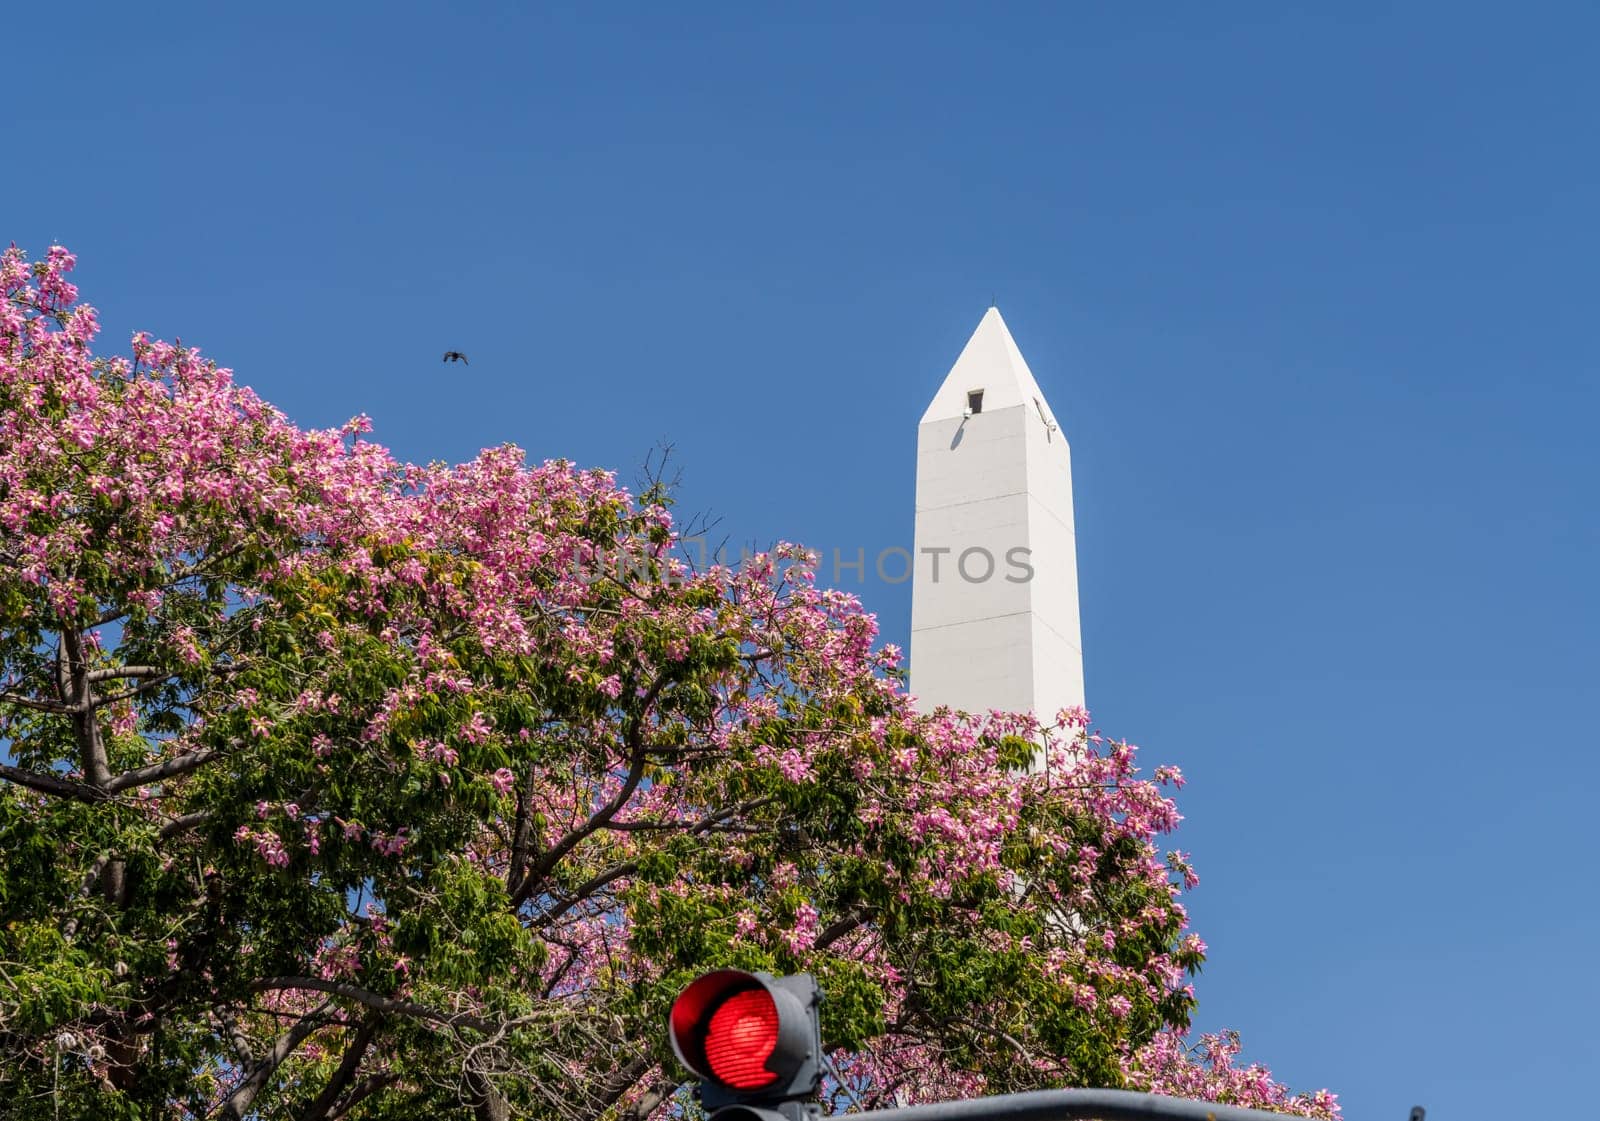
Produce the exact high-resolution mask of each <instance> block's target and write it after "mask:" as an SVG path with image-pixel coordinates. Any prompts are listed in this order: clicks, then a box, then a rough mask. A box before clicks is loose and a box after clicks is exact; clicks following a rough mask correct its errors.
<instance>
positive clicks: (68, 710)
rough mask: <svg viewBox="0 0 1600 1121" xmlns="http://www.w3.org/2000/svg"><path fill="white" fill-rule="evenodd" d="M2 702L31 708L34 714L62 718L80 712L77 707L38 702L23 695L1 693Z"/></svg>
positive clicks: (58, 703) (57, 702)
mask: <svg viewBox="0 0 1600 1121" xmlns="http://www.w3.org/2000/svg"><path fill="white" fill-rule="evenodd" d="M0 702H4V703H5V704H8V705H16V706H17V707H18V708H30V709H32V710H33V711H34V712H51V713H55V714H57V715H61V716H70V715H71V714H72V713H75V712H77V711H78V709H77V707H76V706H75V705H64V704H62V703H60V702H59V701H37V700H34V699H33V698H32V697H25V696H23V695H22V694H21V693H0Z"/></svg>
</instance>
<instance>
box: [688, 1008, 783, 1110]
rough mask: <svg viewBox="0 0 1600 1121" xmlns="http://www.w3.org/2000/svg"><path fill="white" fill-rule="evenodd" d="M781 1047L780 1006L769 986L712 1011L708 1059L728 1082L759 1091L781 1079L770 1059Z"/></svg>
mask: <svg viewBox="0 0 1600 1121" xmlns="http://www.w3.org/2000/svg"><path fill="white" fill-rule="evenodd" d="M777 1046H778V1006H777V1005H776V1004H774V1003H773V1000H772V994H770V993H768V992H767V991H766V990H765V989H746V990H745V991H744V992H741V993H735V994H734V995H733V996H731V997H729V998H728V999H727V1000H725V1001H723V1002H722V1004H721V1005H720V1006H719V1007H718V1008H717V1010H716V1011H715V1012H713V1013H712V1014H711V1022H710V1023H709V1024H708V1025H707V1026H706V1044H705V1047H706V1062H707V1064H708V1065H710V1067H711V1073H712V1074H713V1075H715V1076H716V1078H717V1079H718V1080H719V1081H721V1082H722V1083H723V1084H724V1085H727V1086H732V1087H733V1088H734V1089H737V1090H759V1089H760V1088H761V1087H763V1086H766V1085H769V1084H771V1083H772V1082H774V1081H776V1080H777V1077H778V1076H777V1074H776V1073H775V1072H773V1071H770V1070H768V1069H767V1059H769V1058H770V1057H771V1056H772V1052H773V1051H774V1050H775V1049H776V1048H777Z"/></svg>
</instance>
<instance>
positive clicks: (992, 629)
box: [910, 308, 1084, 724]
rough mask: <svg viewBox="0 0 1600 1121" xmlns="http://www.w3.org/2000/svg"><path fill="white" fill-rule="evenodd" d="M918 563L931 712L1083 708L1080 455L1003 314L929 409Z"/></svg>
mask: <svg viewBox="0 0 1600 1121" xmlns="http://www.w3.org/2000/svg"><path fill="white" fill-rule="evenodd" d="M914 561H915V564H914V568H913V573H914V574H913V577H912V590H911V652H910V674H911V680H910V691H911V693H912V694H913V695H914V696H915V697H916V700H917V707H918V708H919V709H920V710H921V711H924V712H931V711H932V710H933V709H935V708H937V707H938V706H940V705H949V706H950V707H952V708H958V709H964V710H966V711H969V712H979V713H981V712H986V711H988V710H990V709H1000V710H1002V711H1006V712H1023V711H1030V712H1033V713H1035V714H1036V715H1037V716H1038V717H1039V719H1040V721H1041V722H1043V723H1045V724H1050V723H1053V722H1054V721H1055V718H1056V713H1057V712H1059V711H1060V710H1061V709H1063V708H1067V707H1071V706H1077V705H1082V704H1083V703H1084V692H1083V642H1082V638H1081V637H1080V626H1079V618H1078V557H1077V536H1076V533H1075V531H1074V527H1073V516H1072V454H1071V451H1070V450H1069V449H1068V447H1067V439H1066V436H1065V434H1064V433H1063V432H1062V430H1061V427H1060V425H1059V424H1058V423H1057V422H1056V417H1055V414H1054V413H1053V412H1052V411H1051V409H1050V403H1049V402H1048V401H1047V400H1045V396H1044V393H1043V391H1042V390H1041V389H1040V388H1039V385H1038V383H1037V382H1036V381H1034V377H1033V372H1032V371H1031V370H1029V369H1028V363H1027V362H1026V361H1024V360H1023V357H1022V353H1021V351H1019V350H1018V349H1017V344H1016V342H1015V341H1014V340H1013V339H1012V337H1011V332H1010V331H1009V330H1007V329H1006V324H1005V320H1003V319H1001V318H1000V312H999V310H998V309H997V308H990V309H989V311H988V313H987V314H985V315H984V317H983V320H982V321H981V322H980V323H979V324H978V329H977V330H976V331H974V332H973V334H972V338H971V339H969V340H968V342H967V345H966V349H964V350H963V351H962V352H961V357H960V358H958V359H956V364H955V366H954V367H952V368H951V370H950V373H949V374H948V375H947V376H946V377H945V379H944V384H943V385H941V386H940V387H939V391H938V392H937V393H935V394H934V396H933V400H932V401H931V402H929V404H928V408H927V411H926V412H924V413H923V414H922V423H921V426H920V427H919V428H918V430H917V511H916V529H915V549H914Z"/></svg>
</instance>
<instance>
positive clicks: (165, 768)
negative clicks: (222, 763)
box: [105, 747, 218, 794]
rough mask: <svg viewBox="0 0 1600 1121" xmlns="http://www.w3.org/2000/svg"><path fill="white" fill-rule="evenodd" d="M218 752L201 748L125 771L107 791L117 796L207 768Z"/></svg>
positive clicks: (113, 780) (108, 783)
mask: <svg viewBox="0 0 1600 1121" xmlns="http://www.w3.org/2000/svg"><path fill="white" fill-rule="evenodd" d="M217 754H218V753H217V752H216V751H215V750H213V749H212V748H208V747H207V748H201V749H200V750H199V751H190V752H188V753H186V754H183V755H177V756H174V757H173V758H171V759H163V760H162V761H161V762H159V763H151V764H150V765H149V766H148V767H137V768H135V769H134V770H131V771H123V772H122V773H121V774H120V775H118V776H117V777H116V778H114V779H111V780H110V781H108V782H107V783H106V785H105V788H106V791H107V792H108V793H111V794H115V793H116V792H117V791H119V790H126V789H128V788H129V787H130V786H144V785H145V784H146V783H151V782H160V781H161V780H162V779H164V778H173V777H174V776H176V775H186V774H188V773H189V772H190V771H193V770H196V769H197V768H200V767H203V766H205V765H206V764H207V763H209V762H211V760H213V759H215V758H216V757H217Z"/></svg>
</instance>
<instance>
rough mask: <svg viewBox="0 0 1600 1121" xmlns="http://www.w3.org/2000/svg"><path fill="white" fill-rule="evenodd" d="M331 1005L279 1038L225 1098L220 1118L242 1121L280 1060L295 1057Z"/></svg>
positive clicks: (322, 1007)
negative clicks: (297, 1050) (247, 1075)
mask: <svg viewBox="0 0 1600 1121" xmlns="http://www.w3.org/2000/svg"><path fill="white" fill-rule="evenodd" d="M329 1003H330V1002H328V1001H324V1002H323V1003H322V1005H321V1006H320V1007H319V1008H318V1009H317V1010H316V1011H315V1012H313V1013H311V1014H310V1015H309V1016H305V1017H302V1018H301V1019H300V1021H299V1022H298V1023H296V1024H295V1026H294V1027H292V1028H290V1029H289V1030H288V1031H286V1032H284V1033H283V1034H282V1035H280V1036H279V1037H278V1038H277V1040H276V1042H274V1043H273V1045H272V1049H271V1050H270V1051H268V1052H267V1053H266V1054H265V1055H263V1056H262V1057H261V1061H260V1062H258V1063H257V1064H256V1066H255V1069H254V1070H252V1071H251V1072H250V1077H248V1078H246V1079H245V1080H244V1081H243V1082H241V1083H240V1084H239V1085H238V1087H236V1088H235V1089H234V1091H233V1093H231V1094H229V1095H228V1100H227V1101H225V1102H223V1103H222V1110H221V1113H220V1114H219V1116H221V1117H222V1118H224V1121H243V1119H244V1115H245V1113H246V1112H247V1111H248V1110H249V1109H250V1103H251V1102H253V1101H255V1098H256V1095H257V1094H259V1093H260V1092H261V1090H262V1087H264V1086H266V1084H267V1080H268V1079H270V1078H271V1077H272V1075H273V1073H274V1072H276V1071H277V1069H278V1067H280V1066H282V1065H283V1060H285V1059H287V1058H288V1057H289V1056H290V1055H292V1054H294V1051H295V1048H297V1047H299V1046H300V1044H302V1043H304V1042H305V1041H306V1037H307V1036H309V1035H310V1034H311V1033H312V1032H314V1031H316V1030H317V1029H318V1028H320V1027H323V1026H324V1021H323V1019H322V1013H323V1012H325V1011H326V1010H327V1008H328V1004H329Z"/></svg>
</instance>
